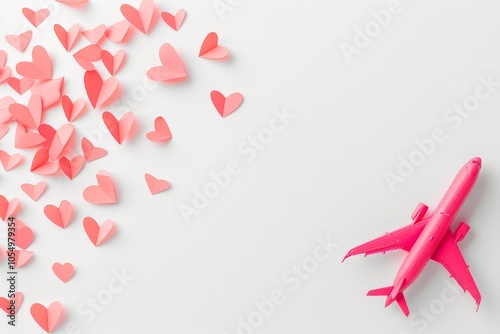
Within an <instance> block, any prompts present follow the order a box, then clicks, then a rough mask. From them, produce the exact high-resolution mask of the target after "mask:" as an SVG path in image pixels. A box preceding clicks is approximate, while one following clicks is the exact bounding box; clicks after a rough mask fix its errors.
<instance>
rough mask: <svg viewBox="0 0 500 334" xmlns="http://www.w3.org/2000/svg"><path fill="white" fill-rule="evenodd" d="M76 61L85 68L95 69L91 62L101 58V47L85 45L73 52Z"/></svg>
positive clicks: (87, 69) (88, 69)
mask: <svg viewBox="0 0 500 334" xmlns="http://www.w3.org/2000/svg"><path fill="white" fill-rule="evenodd" d="M73 58H75V60H76V62H77V63H78V64H79V65H80V66H81V67H82V68H83V69H84V70H85V71H93V70H94V69H95V66H94V64H92V62H95V61H98V60H99V59H100V58H101V47H100V46H98V45H94V44H91V45H87V46H86V47H84V48H83V49H81V50H79V51H77V52H75V54H74V55H73Z"/></svg>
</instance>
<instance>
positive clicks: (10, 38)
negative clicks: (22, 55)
mask: <svg viewBox="0 0 500 334" xmlns="http://www.w3.org/2000/svg"><path fill="white" fill-rule="evenodd" d="M32 37H33V32H32V31H31V30H28V31H25V32H23V33H22V34H20V35H5V39H6V40H7V43H9V44H10V45H11V46H12V47H13V48H14V49H16V50H17V51H19V52H24V51H25V50H26V48H27V47H28V45H29V44H30V42H31V38H32Z"/></svg>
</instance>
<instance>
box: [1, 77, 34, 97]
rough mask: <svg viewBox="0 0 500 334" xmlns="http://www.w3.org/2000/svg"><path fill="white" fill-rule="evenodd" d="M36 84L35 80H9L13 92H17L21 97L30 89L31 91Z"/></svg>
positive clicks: (12, 78)
mask: <svg viewBox="0 0 500 334" xmlns="http://www.w3.org/2000/svg"><path fill="white" fill-rule="evenodd" d="M34 83H35V79H30V78H21V79H18V78H14V77H10V78H8V79H7V84H8V85H9V86H10V87H11V88H12V89H13V90H15V91H16V92H17V93H18V94H19V95H23V94H24V93H26V91H27V90H28V89H30V88H31V86H33V84H34Z"/></svg>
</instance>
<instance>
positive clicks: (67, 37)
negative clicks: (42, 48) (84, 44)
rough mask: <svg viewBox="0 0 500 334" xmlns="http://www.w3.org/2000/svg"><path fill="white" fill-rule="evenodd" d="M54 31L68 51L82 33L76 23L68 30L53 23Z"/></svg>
mask: <svg viewBox="0 0 500 334" xmlns="http://www.w3.org/2000/svg"><path fill="white" fill-rule="evenodd" d="M54 32H55V34H56V36H57V38H58V39H59V42H61V44H62V46H63V47H64V48H65V49H66V51H70V50H71V49H72V48H73V46H74V45H75V44H76V43H77V42H78V40H79V39H80V36H81V35H82V32H81V27H80V25H79V24H78V23H75V24H73V26H71V28H69V30H68V31H66V29H64V28H63V27H62V26H61V25H59V24H54Z"/></svg>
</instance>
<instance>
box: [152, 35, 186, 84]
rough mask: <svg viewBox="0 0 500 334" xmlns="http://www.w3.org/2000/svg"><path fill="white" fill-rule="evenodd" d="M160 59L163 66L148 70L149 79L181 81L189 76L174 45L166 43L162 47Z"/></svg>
mask: <svg viewBox="0 0 500 334" xmlns="http://www.w3.org/2000/svg"><path fill="white" fill-rule="evenodd" d="M160 61H161V63H162V64H163V65H162V66H156V67H153V68H151V69H149V70H148V72H147V76H148V78H149V79H151V80H155V81H162V82H180V81H183V80H185V79H186V78H187V73H186V69H185V68H184V65H183V64H182V60H181V59H180V57H179V55H178V54H177V52H176V51H175V49H174V47H173V46H172V45H170V44H168V43H165V44H163V45H162V46H161V47H160Z"/></svg>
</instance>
